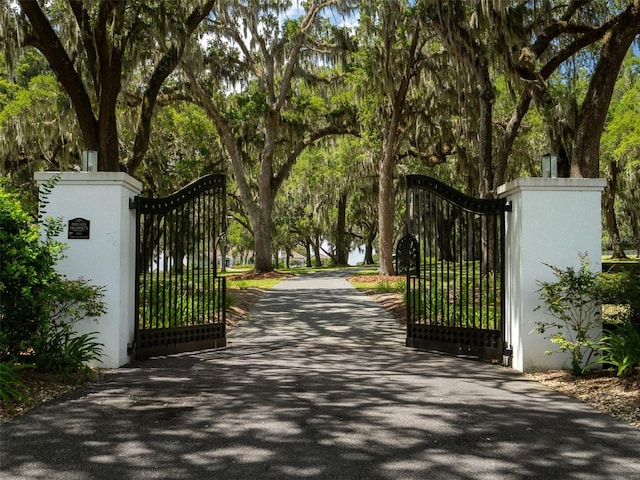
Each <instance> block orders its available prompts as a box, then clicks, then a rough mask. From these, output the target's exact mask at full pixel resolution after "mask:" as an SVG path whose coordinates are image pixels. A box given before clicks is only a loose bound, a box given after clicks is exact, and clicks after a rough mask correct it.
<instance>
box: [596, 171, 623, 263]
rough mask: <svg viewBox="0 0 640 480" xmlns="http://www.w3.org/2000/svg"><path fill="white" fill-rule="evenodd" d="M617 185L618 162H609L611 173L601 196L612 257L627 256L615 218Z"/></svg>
mask: <svg viewBox="0 0 640 480" xmlns="http://www.w3.org/2000/svg"><path fill="white" fill-rule="evenodd" d="M617 185H618V163H617V162H615V161H614V162H611V175H610V176H609V177H608V178H607V188H605V191H604V195H603V197H602V203H603V207H604V208H603V210H604V224H605V228H606V229H607V232H608V233H609V239H610V240H611V249H612V250H613V258H627V256H626V255H625V253H624V248H623V245H622V242H621V241H620V230H619V229H618V220H617V219H616V211H615V204H616V193H617Z"/></svg>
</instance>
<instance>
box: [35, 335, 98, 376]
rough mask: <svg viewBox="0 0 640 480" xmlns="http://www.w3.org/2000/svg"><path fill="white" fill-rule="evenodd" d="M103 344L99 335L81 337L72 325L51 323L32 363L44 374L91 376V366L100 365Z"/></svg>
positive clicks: (42, 337)
mask: <svg viewBox="0 0 640 480" xmlns="http://www.w3.org/2000/svg"><path fill="white" fill-rule="evenodd" d="M101 355H102V344H100V343H98V342H96V341H95V333H85V334H77V333H74V332H73V326H72V324H71V323H50V324H49V325H48V326H47V328H46V331H45V332H44V334H43V335H41V336H40V338H39V339H38V340H37V342H36V343H35V345H34V353H33V355H32V360H33V363H34V364H35V366H36V367H37V368H38V369H40V370H45V371H48V372H55V373H62V374H63V375H69V374H71V373H76V372H83V371H84V372H88V368H89V367H88V366H87V362H92V361H97V360H99V359H100V356H101Z"/></svg>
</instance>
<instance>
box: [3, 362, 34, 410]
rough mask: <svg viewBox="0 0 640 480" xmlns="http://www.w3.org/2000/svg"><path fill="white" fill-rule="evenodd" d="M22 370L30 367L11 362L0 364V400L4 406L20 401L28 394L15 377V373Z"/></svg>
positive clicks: (16, 376)
mask: <svg viewBox="0 0 640 480" xmlns="http://www.w3.org/2000/svg"><path fill="white" fill-rule="evenodd" d="M24 368H31V366H30V365H21V364H19V363H17V362H15V361H13V360H12V361H7V362H2V363H0V400H2V401H3V402H4V403H5V404H11V403H13V402H15V401H18V400H21V399H22V398H23V397H24V395H25V394H26V393H28V392H27V388H26V387H25V386H24V385H23V384H22V382H20V380H19V378H18V375H17V372H18V371H19V370H22V369H24Z"/></svg>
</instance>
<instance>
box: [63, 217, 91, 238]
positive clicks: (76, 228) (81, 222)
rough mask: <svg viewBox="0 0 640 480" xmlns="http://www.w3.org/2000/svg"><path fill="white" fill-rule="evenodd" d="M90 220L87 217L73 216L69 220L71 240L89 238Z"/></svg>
mask: <svg viewBox="0 0 640 480" xmlns="http://www.w3.org/2000/svg"><path fill="white" fill-rule="evenodd" d="M90 223H91V222H90V221H89V220H87V219H86V218H80V217H78V218H73V219H71V220H69V226H68V233H67V238H68V239H69V240H88V239H89V232H90Z"/></svg>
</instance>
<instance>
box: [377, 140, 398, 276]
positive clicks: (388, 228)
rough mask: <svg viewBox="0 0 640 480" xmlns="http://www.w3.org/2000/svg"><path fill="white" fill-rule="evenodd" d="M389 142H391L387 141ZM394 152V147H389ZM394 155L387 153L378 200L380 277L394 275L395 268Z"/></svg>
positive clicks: (381, 170) (382, 167)
mask: <svg viewBox="0 0 640 480" xmlns="http://www.w3.org/2000/svg"><path fill="white" fill-rule="evenodd" d="M387 141H389V140H387ZM389 147H390V148H389V149H390V150H392V149H393V146H392V145H389ZM393 165H394V161H393V153H392V152H391V151H390V152H389V153H388V154H387V153H385V158H384V160H383V161H382V165H381V166H380V190H379V191H380V194H379V195H380V197H379V199H378V217H379V227H378V229H379V231H380V236H379V240H378V241H379V244H380V247H379V250H378V252H379V253H380V275H394V274H395V269H394V266H393V212H394V208H393V207H394V205H393V200H394V195H393Z"/></svg>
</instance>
